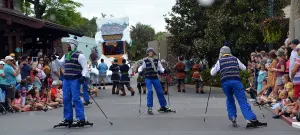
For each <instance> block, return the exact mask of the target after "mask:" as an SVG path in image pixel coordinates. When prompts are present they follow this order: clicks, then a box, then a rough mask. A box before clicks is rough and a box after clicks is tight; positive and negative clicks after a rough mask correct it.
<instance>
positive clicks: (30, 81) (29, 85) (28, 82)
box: [26, 76, 33, 91]
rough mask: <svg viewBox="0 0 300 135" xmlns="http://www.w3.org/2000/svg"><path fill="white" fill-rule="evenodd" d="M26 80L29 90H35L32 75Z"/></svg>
mask: <svg viewBox="0 0 300 135" xmlns="http://www.w3.org/2000/svg"><path fill="white" fill-rule="evenodd" d="M26 82H27V90H28V91H30V90H33V82H32V79H31V77H30V76H27V77H26Z"/></svg>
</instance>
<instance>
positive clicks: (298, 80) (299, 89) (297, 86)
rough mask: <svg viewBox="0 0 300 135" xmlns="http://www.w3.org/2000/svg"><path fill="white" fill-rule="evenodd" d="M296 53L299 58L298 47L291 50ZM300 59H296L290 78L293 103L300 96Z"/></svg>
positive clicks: (299, 51)
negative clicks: (292, 87) (292, 89)
mask: <svg viewBox="0 0 300 135" xmlns="http://www.w3.org/2000/svg"><path fill="white" fill-rule="evenodd" d="M293 51H296V52H297V55H298V56H300V45H297V47H296V48H295V49H294V50H293ZM299 67H300V58H296V61H295V64H294V68H293V69H292V72H291V76H292V78H293V79H292V80H293V84H294V99H293V100H294V101H296V100H297V99H298V98H299V96H300V68H299Z"/></svg>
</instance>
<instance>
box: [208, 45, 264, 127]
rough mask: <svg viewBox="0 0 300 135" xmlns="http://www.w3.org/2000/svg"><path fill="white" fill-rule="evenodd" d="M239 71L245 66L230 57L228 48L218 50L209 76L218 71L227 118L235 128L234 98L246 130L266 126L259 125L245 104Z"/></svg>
mask: <svg viewBox="0 0 300 135" xmlns="http://www.w3.org/2000/svg"><path fill="white" fill-rule="evenodd" d="M240 70H246V67H245V65H244V64H243V63H242V62H241V61H240V60H239V59H238V58H236V57H234V56H232V55H231V50H230V48H229V47H228V46H223V47H222V48H221V50H220V56H219V60H218V61H217V63H216V64H215V65H214V67H213V68H212V69H211V71H210V74H211V75H212V76H215V75H216V74H217V72H219V71H220V75H221V84H222V89H223V91H224V93H225V95H226V97H227V100H226V105H227V111H228V117H229V119H230V120H231V121H232V123H233V126H237V124H236V118H237V114H236V113H237V110H236V105H235V99H234V96H235V97H236V99H237V101H238V103H239V105H240V108H241V112H242V114H243V115H244V117H245V119H246V120H247V125H246V127H247V128H248V127H258V126H266V125H267V123H261V122H259V121H258V120H257V119H256V115H255V114H254V113H253V111H252V110H251V107H250V105H249V104H248V103H247V98H246V95H245V92H244V87H243V84H242V83H241V78H240ZM233 95H234V96H233Z"/></svg>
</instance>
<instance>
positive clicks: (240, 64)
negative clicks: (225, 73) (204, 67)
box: [210, 58, 246, 76]
mask: <svg viewBox="0 0 300 135" xmlns="http://www.w3.org/2000/svg"><path fill="white" fill-rule="evenodd" d="M237 61H238V64H239V68H240V70H242V71H245V70H246V66H245V65H244V64H243V63H242V62H241V61H240V60H239V59H238V58H237ZM219 71H220V62H219V60H218V61H217V63H216V64H215V65H214V67H213V68H212V69H211V70H210V74H211V76H215V75H216V74H217V73H218V72H219Z"/></svg>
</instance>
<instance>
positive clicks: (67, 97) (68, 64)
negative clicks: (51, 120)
mask: <svg viewBox="0 0 300 135" xmlns="http://www.w3.org/2000/svg"><path fill="white" fill-rule="evenodd" d="M66 43H67V50H68V52H67V53H66V54H65V55H64V56H63V57H62V58H61V59H60V60H57V59H56V56H53V57H52V58H53V59H54V60H55V61H56V63H58V64H59V65H60V66H61V67H64V69H65V73H64V80H63V103H64V120H63V121H62V122H60V123H59V124H58V125H55V126H54V127H57V126H68V127H83V126H85V125H92V123H89V122H88V121H86V118H85V115H84V107H83V103H82V101H81V100H80V86H81V85H82V84H83V83H84V82H85V81H86V77H85V76H86V75H87V72H88V66H87V61H86V58H85V57H84V55H83V54H81V53H79V52H78V51H77V46H78V42H77V41H76V38H75V39H73V38H72V39H68V40H67V41H66ZM72 102H73V104H74V106H75V111H76V119H77V120H76V121H75V122H74V123H73V108H72Z"/></svg>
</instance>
